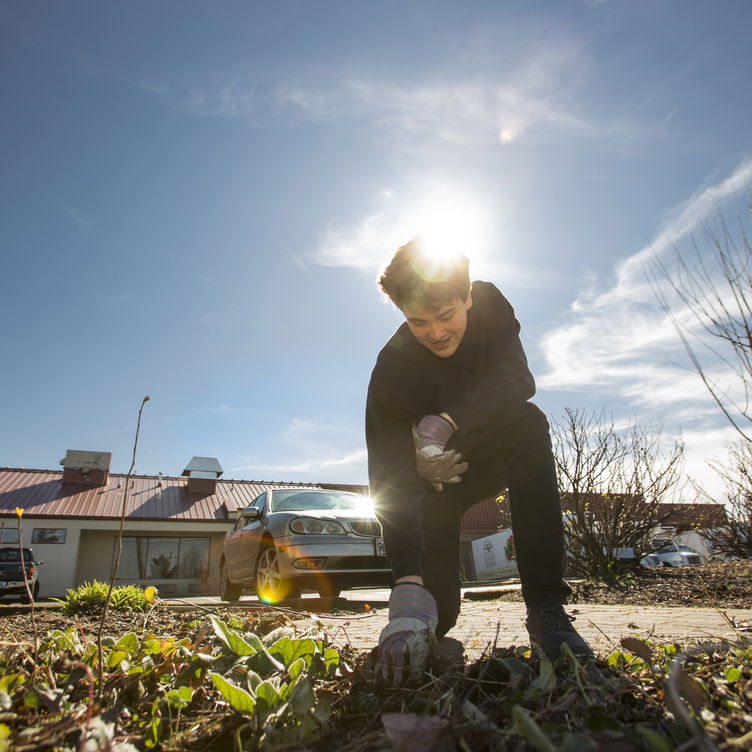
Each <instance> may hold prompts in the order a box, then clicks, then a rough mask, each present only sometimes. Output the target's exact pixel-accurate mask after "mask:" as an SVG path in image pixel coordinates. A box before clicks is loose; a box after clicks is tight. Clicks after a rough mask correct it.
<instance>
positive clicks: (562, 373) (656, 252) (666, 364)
mask: <svg viewBox="0 0 752 752" xmlns="http://www.w3.org/2000/svg"><path fill="white" fill-rule="evenodd" d="M750 181H752V160H750V159H747V160H744V161H743V162H742V163H741V164H740V165H739V166H738V167H737V168H736V170H734V172H733V173H732V174H731V175H729V176H728V177H727V178H725V179H723V180H721V181H720V182H717V183H716V184H714V185H710V186H705V187H703V188H702V189H700V190H698V191H697V192H696V193H695V194H694V195H693V196H692V197H691V198H690V199H689V200H687V201H686V202H685V203H683V204H682V205H681V206H678V207H676V208H675V209H674V210H673V211H671V212H669V214H668V215H667V219H666V220H665V223H664V225H663V226H662V228H661V229H660V231H659V232H658V233H657V234H656V236H655V238H654V239H653V240H652V242H651V243H649V244H648V245H646V246H645V247H644V248H641V249H639V250H638V251H637V252H635V253H634V254H633V255H631V256H630V257H629V258H627V259H625V260H624V261H623V262H622V263H621V264H620V265H619V266H618V268H617V269H616V280H615V282H614V283H612V284H611V285H610V286H607V287H605V288H600V289H598V286H597V282H591V284H590V285H589V287H588V289H587V290H585V291H583V292H582V293H581V294H580V296H579V297H578V298H577V299H576V300H575V301H574V302H573V304H572V308H571V311H570V314H569V315H568V316H567V321H566V322H565V323H563V324H561V325H560V326H557V327H555V328H554V329H552V330H551V331H549V332H548V333H547V334H546V335H545V336H544V337H543V339H542V350H543V354H544V356H545V360H546V362H547V364H548V371H547V372H546V373H545V374H543V376H542V377H540V378H539V383H540V385H541V386H542V387H545V388H548V389H562V390H571V391H575V390H581V389H583V388H591V389H592V391H593V392H597V393H600V394H603V395H604V396H608V397H609V398H610V399H611V400H614V401H622V402H624V403H625V404H627V405H632V406H636V407H639V408H643V409H645V410H650V411H652V412H653V413H655V412H658V413H660V411H661V410H667V411H669V414H672V415H673V416H674V417H676V416H675V415H674V413H675V412H676V411H677V410H679V411H682V414H683V416H684V418H685V419H686V420H687V422H688V423H690V424H692V423H694V424H695V425H699V424H701V423H704V422H708V421H710V422H712V421H714V420H717V419H718V412H717V411H715V410H709V409H708V408H709V406H712V405H711V403H710V397H709V396H708V393H707V391H706V389H705V387H704V386H703V385H702V382H701V381H700V379H699V377H698V376H697V374H696V373H695V372H694V371H693V370H692V369H691V367H690V366H689V363H688V359H687V357H686V354H685V352H684V349H683V346H682V344H681V342H680V340H679V338H678V336H677V334H676V331H675V329H674V327H673V325H672V323H671V321H670V319H669V318H668V317H667V316H666V314H665V312H664V311H663V310H662V309H661V307H660V306H659V304H658V302H657V300H656V298H655V292H654V290H653V288H652V287H651V284H650V283H649V281H648V277H647V272H646V270H647V268H648V267H649V266H650V264H651V263H652V262H654V260H655V259H656V258H661V259H663V261H664V263H665V264H666V265H667V266H668V268H669V269H671V268H672V266H671V265H672V264H673V262H674V258H673V257H674V249H675V248H676V247H677V244H680V241H682V240H683V239H687V236H689V235H694V234H695V233H697V232H698V231H700V230H702V229H703V228H704V227H705V223H706V222H707V221H708V220H709V218H711V217H712V216H713V215H714V213H715V212H716V211H723V208H724V206H727V205H728V204H729V203H730V202H731V201H732V199H733V198H734V197H735V196H736V195H738V193H740V192H741V191H743V190H744V188H745V186H746V185H748V184H749V183H750ZM653 284H654V285H655V284H657V285H659V286H661V285H663V286H665V288H666V294H667V295H670V294H671V287H670V285H669V284H668V282H666V281H665V280H662V279H658V280H657V281H655V280H654V282H653ZM671 301H672V310H673V312H674V315H675V316H676V317H677V318H678V320H679V321H681V322H682V324H683V325H684V326H686V328H687V330H689V331H692V332H693V334H694V335H695V336H698V337H699V336H701V332H700V331H699V327H698V325H697V322H696V321H694V320H693V318H692V316H691V313H690V312H689V311H688V310H687V309H686V307H684V306H683V305H682V304H681V301H679V300H677V299H676V297H675V296H674V297H673V298H671ZM708 377H709V379H710V380H711V381H712V382H714V383H717V384H721V385H723V384H724V382H725V385H726V387H725V388H726V389H727V390H728V391H729V392H733V391H734V390H738V388H739V385H738V384H735V383H734V381H733V379H728V377H727V374H726V373H725V371H724V369H723V368H722V366H721V364H720V363H719V362H717V360H716V362H714V363H710V364H709V367H708Z"/></svg>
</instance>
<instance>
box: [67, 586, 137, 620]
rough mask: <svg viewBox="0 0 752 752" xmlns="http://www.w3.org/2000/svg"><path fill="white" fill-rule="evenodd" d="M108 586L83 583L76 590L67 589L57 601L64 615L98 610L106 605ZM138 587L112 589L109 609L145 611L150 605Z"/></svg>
mask: <svg viewBox="0 0 752 752" xmlns="http://www.w3.org/2000/svg"><path fill="white" fill-rule="evenodd" d="M109 589H110V586H109V585H108V584H107V583H106V582H99V581H98V580H94V581H92V582H84V584H83V585H79V586H78V587H77V588H69V589H68V591H67V595H66V596H65V598H63V599H55V600H59V601H60V603H62V604H63V611H64V612H65V613H77V612H82V611H91V610H99V609H101V608H104V606H105V604H106V603H107V596H108V593H109ZM148 590H149V588H147V589H146V590H144V589H143V588H140V587H139V586H138V585H119V586H117V587H115V588H113V589H112V596H111V601H110V608H112V609H114V610H115V611H145V610H146V608H148V606H149V605H150V601H149V599H148V597H147V591H148Z"/></svg>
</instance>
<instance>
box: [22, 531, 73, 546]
mask: <svg viewBox="0 0 752 752" xmlns="http://www.w3.org/2000/svg"><path fill="white" fill-rule="evenodd" d="M67 533H68V530H67V529H66V528H64V527H35V528H34V531H33V532H32V534H31V543H32V545H34V543H65V536H66V534H67Z"/></svg>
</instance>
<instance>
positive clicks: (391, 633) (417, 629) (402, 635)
mask: <svg viewBox="0 0 752 752" xmlns="http://www.w3.org/2000/svg"><path fill="white" fill-rule="evenodd" d="M438 621H439V617H438V614H437V613H436V600H435V599H434V597H433V596H432V595H431V593H429V592H428V590H426V589H425V588H424V587H423V585H418V584H417V583H414V582H401V583H400V584H398V585H395V586H394V588H393V589H392V595H391V597H390V598H389V623H388V624H387V625H386V626H385V627H384V629H383V630H382V632H381V636H380V637H379V659H378V662H377V663H376V678H377V679H378V680H379V681H382V682H384V683H386V684H388V685H389V686H398V685H400V684H402V683H403V682H404V681H406V680H408V679H419V678H420V677H421V675H422V674H423V671H424V670H425V668H426V663H427V661H428V655H429V653H430V651H431V648H432V647H433V646H434V645H435V644H436V625H437V624H438Z"/></svg>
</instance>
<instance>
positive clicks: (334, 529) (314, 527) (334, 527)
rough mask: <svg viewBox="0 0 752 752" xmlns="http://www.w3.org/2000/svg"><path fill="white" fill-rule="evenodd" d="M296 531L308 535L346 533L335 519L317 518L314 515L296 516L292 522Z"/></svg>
mask: <svg viewBox="0 0 752 752" xmlns="http://www.w3.org/2000/svg"><path fill="white" fill-rule="evenodd" d="M290 530H292V531H293V532H294V533H303V534H306V535H345V528H343V527H342V525H340V524H339V522H335V521H334V520H317V519H315V518H313V517H296V518H295V519H294V520H293V521H292V522H291V523H290Z"/></svg>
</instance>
